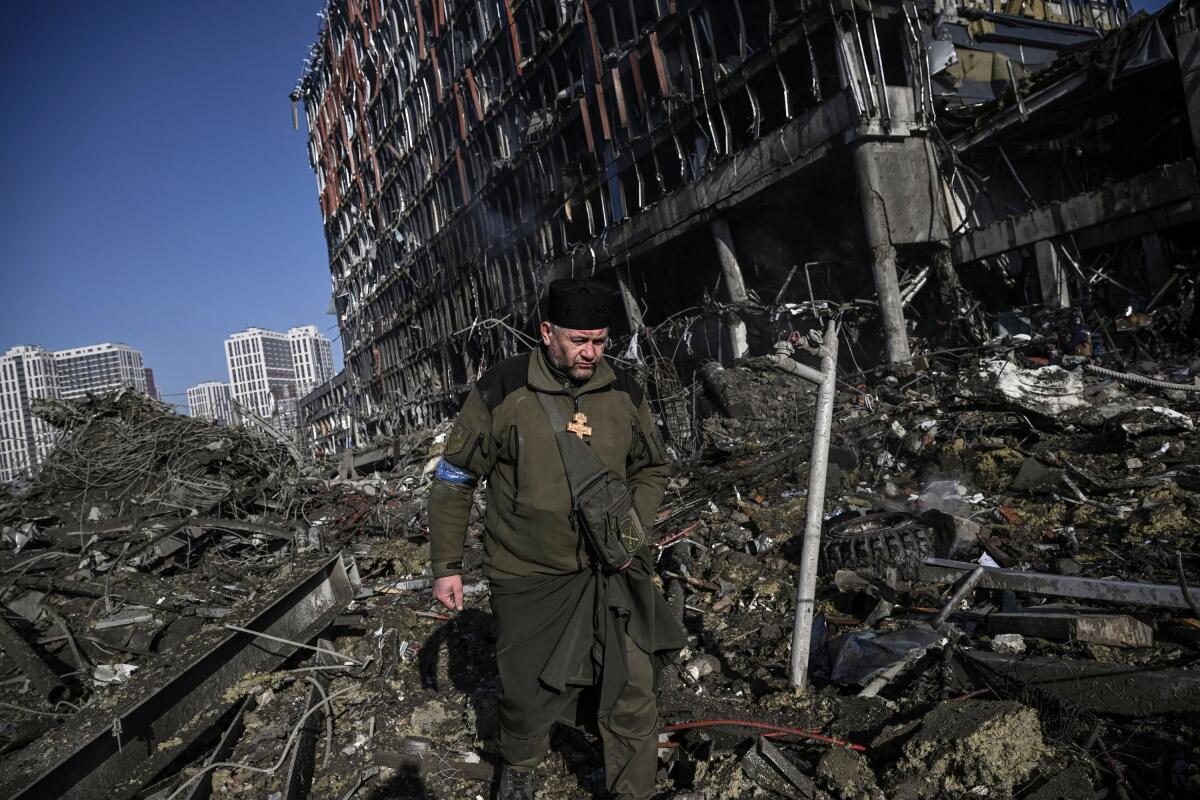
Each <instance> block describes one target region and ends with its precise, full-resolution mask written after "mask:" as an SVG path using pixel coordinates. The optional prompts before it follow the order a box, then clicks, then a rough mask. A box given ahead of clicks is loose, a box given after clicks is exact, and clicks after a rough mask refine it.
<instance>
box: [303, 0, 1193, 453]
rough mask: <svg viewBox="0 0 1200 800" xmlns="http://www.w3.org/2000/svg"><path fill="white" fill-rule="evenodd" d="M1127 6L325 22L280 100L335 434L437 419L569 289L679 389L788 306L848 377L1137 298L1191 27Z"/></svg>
mask: <svg viewBox="0 0 1200 800" xmlns="http://www.w3.org/2000/svg"><path fill="white" fill-rule="evenodd" d="M1129 14H1130V10H1129V8H1128V6H1127V4H1126V3H1124V2H1123V0H1109V1H1108V2H1091V3H1089V2H1082V3H1077V2H1066V3H1041V2H1038V3H1016V4H1014V3H1003V2H1000V0H974V1H973V2H959V3H954V2H950V3H947V2H944V1H943V0H936V2H918V3H912V2H905V3H894V2H883V3H875V4H872V3H869V2H861V3H860V2H843V3H830V4H823V3H814V2H804V1H801V0H797V1H796V2H770V3H760V2H749V0H738V1H737V2H729V3H725V2H722V3H716V2H684V1H682V0H680V1H677V0H655V2H649V1H648V2H633V3H619V2H602V1H601V0H592V1H591V2H588V0H582V1H581V2H550V1H549V0H540V1H538V2H532V1H531V2H523V3H522V2H510V0H497V2H482V1H481V2H458V3H446V2H442V1H441V0H436V1H435V2H418V3H406V2H394V3H387V2H380V1H379V0H374V1H373V2H358V1H357V0H348V1H339V2H333V3H331V4H330V5H329V6H328V8H327V11H326V25H325V27H324V29H323V31H322V33H321V36H320V40H319V41H318V43H317V44H316V45H315V46H314V48H313V51H312V55H311V59H310V62H309V67H308V70H307V73H306V75H305V77H304V78H303V80H302V82H301V85H300V87H299V88H298V90H297V93H296V94H295V95H294V98H302V99H303V101H304V104H305V109H306V114H307V121H308V132H309V141H310V157H311V161H312V165H313V168H314V171H315V173H316V176H317V184H318V189H319V196H320V204H321V210H322V214H323V216H324V221H325V231H326V237H327V241H328V247H329V254H330V268H331V272H332V283H333V287H332V288H333V299H334V304H335V307H336V311H337V315H338V321H339V325H340V327H341V333H342V337H343V342H344V347H345V352H346V361H347V372H348V384H349V387H350V394H351V397H352V398H353V406H354V411H353V417H354V424H355V427H356V429H357V432H358V434H359V435H358V436H357V437H356V439H357V440H358V441H360V442H365V441H368V440H369V439H370V438H372V437H374V436H376V435H379V434H385V433H388V432H398V431H401V430H407V429H411V428H413V427H419V426H421V425H426V424H429V423H431V422H433V421H436V420H437V419H440V418H443V417H444V416H446V415H447V414H450V413H452V412H453V410H454V409H455V406H456V402H457V399H458V398H459V397H460V396H461V394H462V392H463V391H465V389H466V387H467V385H468V384H469V382H470V381H471V380H473V379H474V377H475V376H476V374H477V373H478V371H479V370H480V368H481V366H486V365H487V364H490V363H494V361H495V360H497V359H498V358H500V357H502V356H504V355H507V354H510V353H512V352H515V351H516V350H517V349H519V348H521V347H523V346H524V345H522V344H521V342H520V341H519V339H520V335H519V334H520V333H521V332H523V331H529V330H531V329H532V323H534V322H536V319H537V316H538V302H539V299H540V298H541V297H542V296H543V295H544V287H545V285H546V283H547V282H548V281H549V280H552V279H554V278H557V277H563V276H568V275H580V274H597V275H599V276H601V277H603V278H607V279H608V280H609V281H610V282H611V283H613V284H614V285H619V287H620V289H621V292H622V297H623V300H624V305H625V309H626V312H627V314H626V325H624V326H619V327H618V329H616V330H615V331H614V335H616V336H618V337H622V336H625V337H628V336H630V335H631V334H633V333H634V332H642V333H643V334H645V333H646V332H648V331H649V332H653V334H654V337H653V341H648V340H647V338H646V337H645V335H643V337H642V340H641V347H640V348H638V347H636V346H635V348H634V350H633V353H634V354H636V355H638V356H640V357H641V358H642V360H646V359H647V358H650V359H652V358H653V357H654V356H655V355H656V353H669V354H671V355H672V356H673V358H672V359H671V360H673V361H674V364H673V365H672V366H673V368H674V369H679V370H682V371H686V370H688V369H689V367H690V365H691V364H694V363H696V362H698V361H699V360H701V359H703V358H709V357H715V358H717V359H718V360H722V361H725V362H728V361H729V360H730V359H732V358H736V357H738V356H741V355H745V354H746V353H747V352H765V351H767V350H769V349H770V346H771V345H772V343H773V342H774V341H776V340H777V338H778V337H779V336H780V335H781V334H786V329H787V328H789V327H792V319H791V317H792V315H791V314H784V315H783V316H782V320H783V323H786V324H782V323H781V321H780V320H781V316H780V314H779V313H778V312H779V309H781V308H783V307H784V306H786V305H787V304H788V303H789V302H795V301H801V300H814V301H815V300H822V301H829V302H834V303H838V304H843V305H845V304H857V305H858V306H860V308H861V310H862V312H863V313H862V320H861V324H860V325H859V326H858V327H857V329H854V330H851V331H850V338H851V340H852V341H851V344H850V346H849V347H848V348H846V350H847V352H846V353H845V356H844V360H847V361H849V360H850V359H854V360H855V361H856V363H859V364H863V363H864V362H865V363H876V362H878V361H879V360H881V359H882V360H886V361H889V362H906V361H907V360H908V359H909V358H910V356H911V354H912V352H913V350H914V341H913V339H914V337H918V338H933V337H938V336H941V335H943V334H946V333H955V334H958V335H966V336H968V337H970V338H973V339H978V338H979V337H981V336H986V335H987V324H988V323H989V322H990V321H991V317H985V316H984V315H981V314H980V313H979V312H989V313H990V314H996V313H999V312H1006V311H1010V310H1012V309H1014V308H1016V309H1028V308H1029V307H1031V306H1038V307H1045V308H1060V307H1064V306H1068V305H1072V304H1075V305H1079V304H1082V305H1083V307H1084V309H1085V310H1084V311H1083V312H1081V313H1082V314H1086V309H1087V308H1088V307H1089V304H1090V303H1091V302H1092V299H1093V298H1094V297H1095V296H1096V295H1097V292H1099V293H1100V294H1103V295H1105V298H1104V299H1105V300H1110V301H1114V302H1118V303H1125V304H1126V305H1131V306H1133V310H1134V311H1137V310H1141V309H1142V308H1144V307H1145V305H1146V304H1147V303H1149V301H1150V300H1151V299H1152V298H1153V297H1154V294H1155V292H1156V291H1158V290H1159V289H1160V288H1161V287H1162V285H1163V283H1164V282H1166V281H1168V280H1170V279H1171V274H1170V273H1171V263H1172V261H1173V260H1176V261H1177V260H1178V259H1179V258H1180V254H1191V253H1193V252H1194V245H1195V242H1194V237H1191V236H1190V235H1189V234H1188V233H1187V232H1186V231H1187V225H1188V223H1190V222H1193V221H1194V219H1195V198H1196V195H1197V182H1196V176H1195V168H1194V155H1195V148H1196V143H1197V138H1196V137H1197V136H1200V134H1197V132H1196V131H1197V129H1198V128H1200V125H1198V124H1197V123H1198V121H1200V116H1198V115H1200V110H1198V109H1197V107H1196V104H1197V99H1196V91H1195V89H1194V86H1195V85H1196V82H1197V81H1198V80H1200V76H1198V75H1197V72H1196V70H1197V66H1196V63H1195V47H1196V44H1195V41H1196V32H1195V16H1194V15H1195V12H1194V11H1188V12H1186V13H1180V12H1178V11H1177V10H1176V9H1175V7H1174V6H1169V7H1168V8H1167V9H1165V10H1164V11H1162V12H1160V13H1158V14H1156V15H1154V16H1153V17H1146V16H1145V15H1140V16H1139V17H1137V18H1135V19H1133V20H1132V21H1129V22H1128V24H1126V23H1127V20H1129ZM1189 53H1190V54H1191V55H1189ZM1189 59H1190V60H1189ZM1188 87H1193V88H1192V89H1191V91H1190V92H1189V91H1188ZM1189 103H1190V105H1189ZM1188 257H1190V255H1189V256H1188ZM1114 269H1119V270H1122V271H1125V272H1128V273H1130V274H1129V275H1126V276H1125V278H1124V279H1122V278H1118V277H1116V276H1115V275H1107V272H1108V271H1111V270H1114ZM1101 274H1105V275H1107V277H1106V278H1097V275H1101ZM1118 285H1120V286H1121V287H1123V288H1121V289H1117V288H1116V287H1117V286H1118ZM1118 294H1119V295H1121V297H1119V298H1117V297H1116V295H1118ZM1018 316H1023V317H1025V318H1026V319H1027V318H1028V315H1027V314H1023V315H1021V314H1019V315H1018ZM1080 319H1081V321H1082V319H1083V317H1080ZM1081 324H1082V322H1081ZM1088 325H1090V321H1089V322H1088ZM1085 327H1086V326H1085ZM697 334H698V335H697ZM635 345H636V342H635ZM648 345H653V347H651V346H648ZM674 369H668V370H660V371H657V372H656V373H655V374H656V376H657V377H659V378H660V379H662V380H661V382H662V383H663V384H664V385H663V386H659V387H658V390H659V391H658V394H659V395H660V396H665V395H670V394H671V390H672V389H673V388H675V387H673V386H672V385H671V384H672V383H673V379H674V378H675V373H674ZM659 410H660V412H661V411H663V409H662V408H660V409H659Z"/></svg>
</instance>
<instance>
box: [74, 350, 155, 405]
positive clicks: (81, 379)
mask: <svg viewBox="0 0 1200 800" xmlns="http://www.w3.org/2000/svg"><path fill="white" fill-rule="evenodd" d="M54 361H55V363H56V365H57V367H58V389H59V395H60V397H61V398H62V399H63V400H74V399H75V398H77V397H83V396H84V395H85V394H88V393H89V392H90V393H92V394H101V393H104V392H111V391H114V390H116V389H119V388H121V387H123V386H128V387H130V388H132V389H136V390H137V391H139V392H142V393H143V394H145V393H146V388H147V387H146V366H145V364H143V363H142V354H141V352H140V351H138V350H134V349H133V348H132V347H130V346H129V345H125V344H113V343H111V342H109V343H105V344H93V345H88V346H87V347H75V348H72V349H70V350H56V351H54Z"/></svg>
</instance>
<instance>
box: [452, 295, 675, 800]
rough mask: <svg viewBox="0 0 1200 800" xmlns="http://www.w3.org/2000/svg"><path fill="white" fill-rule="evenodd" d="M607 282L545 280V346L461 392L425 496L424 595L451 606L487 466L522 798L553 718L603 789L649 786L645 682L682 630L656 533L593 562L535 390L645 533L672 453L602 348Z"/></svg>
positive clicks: (615, 791) (505, 698)
mask: <svg viewBox="0 0 1200 800" xmlns="http://www.w3.org/2000/svg"><path fill="white" fill-rule="evenodd" d="M612 302H613V292H612V290H611V289H610V288H608V287H607V286H605V285H604V284H602V283H600V282H598V281H593V280H563V281H555V282H553V283H552V284H551V286H550V297H549V302H548V312H547V315H546V319H545V320H544V321H543V322H542V323H541V327H540V333H541V347H539V348H538V349H537V350H535V351H534V352H532V353H529V354H526V355H522V356H516V357H514V358H509V359H505V360H504V361H502V362H500V363H499V364H497V365H496V366H495V367H493V368H492V369H490V370H488V372H487V373H486V374H484V375H483V377H481V378H480V379H479V381H478V382H477V383H476V385H475V388H474V389H472V390H471V393H470V395H469V396H468V397H467V400H466V402H465V403H464V404H463V408H462V411H461V413H460V415H459V417H458V420H457V421H456V422H455V424H454V427H453V428H452V429H451V432H450V435H449V437H448V438H447V440H446V449H445V453H444V454H443V458H442V461H441V462H440V463H439V465H438V467H437V471H436V473H435V479H434V483H433V489H432V491H431V494H430V499H429V532H430V551H431V553H430V555H431V561H432V568H433V576H434V582H433V595H434V597H436V598H437V599H438V601H440V602H441V603H442V604H443V605H444V606H446V607H447V608H450V609H454V610H461V609H462V577H461V571H462V553H463V540H464V538H465V535H466V530H467V520H468V516H469V514H470V510H471V502H472V494H473V491H474V489H475V486H476V484H477V483H478V482H479V481H480V480H482V479H485V478H486V479H487V491H486V494H487V513H486V517H485V524H484V527H485V536H484V555H483V567H484V573H485V574H486V575H487V577H488V579H489V582H490V585H491V603H492V611H493V614H494V615H495V618H496V624H497V628H498V630H499V638H498V640H497V643H496V661H497V664H498V667H499V672H500V682H501V691H500V738H499V749H500V755H501V757H502V758H503V761H504V763H503V766H502V768H501V775H500V781H499V792H498V797H499V798H501V800H533V768H534V767H535V766H537V764H539V763H540V762H541V761H542V759H543V757H544V756H545V754H546V749H547V746H548V745H549V741H550V728H551V727H552V725H553V724H554V723H555V722H556V721H563V722H566V723H568V724H572V725H588V726H589V727H593V728H594V729H596V731H597V732H598V733H599V735H600V738H601V742H602V744H603V747H604V769H605V781H606V784H607V786H608V789H609V791H610V792H611V793H612V795H613V796H614V797H617V798H622V799H623V800H645V799H646V798H649V797H651V795H652V794H653V792H654V777H655V773H656V770H657V746H658V735H657V727H658V706H657V702H656V698H655V688H656V687H655V679H656V676H657V675H658V670H659V669H660V668H661V667H662V666H663V665H664V664H666V663H667V662H669V661H670V659H671V658H672V657H673V656H674V653H675V652H676V651H677V650H679V649H680V648H681V647H682V646H683V645H684V644H685V643H686V638H685V636H684V633H683V631H682V630H681V629H680V628H679V625H678V624H677V623H676V622H675V619H674V617H673V615H672V614H671V612H670V610H669V609H668V607H667V605H666V602H665V601H664V600H663V597H662V594H661V593H660V592H659V591H658V590H657V588H656V587H655V586H654V585H653V584H652V583H651V582H650V578H651V575H652V567H653V560H654V549H653V546H652V545H646V546H644V547H642V548H641V550H639V551H638V552H637V553H636V555H635V556H634V558H633V559H632V561H631V562H630V563H629V565H628V566H627V567H626V568H624V569H621V570H619V571H611V570H604V569H602V568H600V566H599V565H598V560H597V559H595V558H593V554H592V553H591V552H590V551H589V547H588V544H587V539H586V536H585V535H584V534H582V533H581V530H580V526H579V519H578V517H577V513H576V512H573V510H572V495H571V490H570V488H569V486H568V481H567V472H566V467H565V466H564V462H563V458H562V455H561V453H560V451H559V447H558V442H557V440H556V438H555V434H556V430H555V428H554V427H552V424H551V422H550V416H548V410H547V409H545V408H543V405H542V402H543V399H542V397H543V396H544V397H545V398H546V399H547V400H548V401H549V402H551V403H553V404H555V406H556V408H557V413H561V415H562V418H563V419H569V420H570V422H569V423H567V426H566V430H569V431H572V432H573V433H574V434H575V435H576V436H578V437H579V438H581V439H582V440H583V441H584V442H585V443H586V444H587V445H588V446H590V448H591V450H592V452H593V453H594V454H595V455H596V456H598V457H599V460H600V461H601V462H602V463H603V465H604V466H606V467H607V468H608V470H610V471H612V472H613V473H616V474H617V475H618V476H622V477H624V479H625V481H626V483H627V485H628V487H629V489H630V492H631V494H632V497H633V505H634V511H635V513H636V515H637V518H638V520H639V521H640V522H641V525H642V528H643V529H644V531H647V532H648V531H650V530H651V527H652V524H653V521H654V516H655V512H656V511H657V509H658V505H659V503H660V502H661V501H662V495H663V491H664V489H665V487H666V481H667V476H668V473H669V466H668V462H667V458H666V456H665V454H664V452H663V447H662V442H661V439H660V438H659V436H658V433H657V431H656V429H655V427H654V422H653V421H652V420H651V418H650V407H649V405H648V404H647V402H646V398H645V397H644V396H643V393H642V390H641V389H640V388H639V387H638V385H637V384H636V383H635V382H634V381H633V380H632V378H630V376H629V375H628V374H626V373H625V372H624V371H623V370H620V369H617V368H614V367H612V366H610V365H609V363H608V362H607V361H605V359H604V347H605V343H606V342H607V340H608V326H609V318H610V312H611V308H612Z"/></svg>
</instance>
